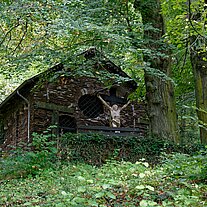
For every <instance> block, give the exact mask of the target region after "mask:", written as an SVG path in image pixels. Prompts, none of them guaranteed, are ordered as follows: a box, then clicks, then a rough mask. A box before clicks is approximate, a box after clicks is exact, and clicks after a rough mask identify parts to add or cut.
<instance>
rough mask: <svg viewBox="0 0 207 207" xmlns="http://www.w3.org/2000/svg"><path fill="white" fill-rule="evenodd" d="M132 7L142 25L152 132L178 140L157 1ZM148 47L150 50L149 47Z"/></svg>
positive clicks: (171, 88)
mask: <svg viewBox="0 0 207 207" xmlns="http://www.w3.org/2000/svg"><path fill="white" fill-rule="evenodd" d="M135 6H136V7H137V8H138V9H139V11H140V12H141V14H142V20H143V24H144V41H145V46H146V49H147V50H145V52H144V61H145V63H146V64H149V65H147V67H145V84H146V99H147V103H148V114H149V119H150V128H151V129H150V130H151V133H152V134H153V135H157V136H160V137H164V138H169V139H172V140H174V141H175V142H179V141H180V139H179V132H178V127H177V116H176V107H175V97H174V88H173V84H172V81H170V80H169V77H170V75H171V74H170V73H171V59H170V57H169V54H170V50H169V47H168V45H167V44H166V43H165V42H164V41H163V35H164V22H163V18H162V15H161V13H160V12H161V8H160V1H159V0H148V1H146V0H137V1H135ZM149 49H150V50H149Z"/></svg>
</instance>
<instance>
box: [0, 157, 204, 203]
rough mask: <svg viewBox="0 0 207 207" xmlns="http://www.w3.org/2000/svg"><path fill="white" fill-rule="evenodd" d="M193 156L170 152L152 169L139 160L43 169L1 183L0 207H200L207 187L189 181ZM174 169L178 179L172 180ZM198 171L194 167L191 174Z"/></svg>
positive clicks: (197, 168) (173, 178) (70, 164)
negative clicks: (33, 176)
mask: <svg viewBox="0 0 207 207" xmlns="http://www.w3.org/2000/svg"><path fill="white" fill-rule="evenodd" d="M193 158H195V159H196V157H189V156H185V155H181V154H178V155H176V154H175V155H172V156H171V158H170V156H168V157H167V158H166V160H165V163H164V164H163V165H161V166H157V167H156V168H154V169H153V168H151V167H150V166H149V164H148V163H147V162H144V161H137V162H136V163H134V164H132V163H131V162H124V161H122V162H117V161H114V160H112V161H109V162H107V163H106V164H104V165H103V166H102V167H100V168H97V167H94V166H91V165H87V164H76V165H75V164H72V163H68V164H67V165H63V166H62V167H61V169H59V170H54V169H53V170H52V169H49V170H44V171H43V172H41V174H39V175H38V176H36V177H35V178H31V177H30V178H26V179H24V180H23V179H14V180H4V181H3V180H2V182H1V183H0V185H1V191H0V197H1V200H0V205H2V206H6V205H7V206H9V205H10V206H48V207H49V206H56V207H58V206H61V207H62V206H74V207H75V206H143V207H144V206H166V207H170V206H180V207H186V206H189V207H191V206H198V207H204V206H206V204H207V203H206V190H207V185H206V184H205V182H197V181H196V180H192V179H191V180H189V179H188V175H189V170H190V172H192V166H191V164H192V162H193ZM203 158H205V157H203ZM202 160H203V164H206V159H202ZM179 161H180V162H179ZM173 164H176V166H174V165H173ZM178 166H180V172H182V177H176V176H175V173H174V169H176V172H177V174H179V167H178ZM193 166H194V167H196V165H195V164H193ZM201 167H202V166H201V165H200V164H199V165H198V166H197V167H196V172H200V168H201ZM177 174H176V175H177Z"/></svg>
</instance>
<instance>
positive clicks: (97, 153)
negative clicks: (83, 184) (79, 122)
mask: <svg viewBox="0 0 207 207" xmlns="http://www.w3.org/2000/svg"><path fill="white" fill-rule="evenodd" d="M58 149H59V153H58V156H59V159H61V160H63V161H64V160H67V161H75V162H84V163H89V164H95V165H102V164H104V163H106V161H107V160H108V159H112V158H113V159H115V160H119V161H121V160H124V161H130V162H136V161H137V160H139V159H142V158H144V159H145V160H146V161H148V162H149V163H151V164H156V163H158V162H159V156H160V154H161V153H162V152H163V151H165V152H167V153H170V152H181V153H187V154H193V153H195V152H196V151H197V150H199V149H202V145H199V144H198V143H195V142H193V143H192V142H187V141H186V142H183V144H181V145H177V144H174V143H173V142H171V141H170V140H166V139H165V140H164V139H161V138H158V137H154V138H152V137H133V136H128V137H122V136H106V135H103V134H94V133H88V134H71V133H67V134H64V135H63V136H62V137H61V138H60V140H59V141H58Z"/></svg>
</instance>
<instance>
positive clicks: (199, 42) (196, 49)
mask: <svg viewBox="0 0 207 207" xmlns="http://www.w3.org/2000/svg"><path fill="white" fill-rule="evenodd" d="M188 4H189V5H188V6H189V21H190V24H191V29H192V30H193V35H190V45H191V47H190V58H191V65H192V69H193V74H194V80H195V95H196V108H197V110H196V111H197V116H198V121H199V128H200V140H201V143H202V144H207V59H206V58H207V52H206V46H207V44H206V41H207V39H206V37H205V36H203V35H202V34H201V33H199V31H198V30H197V29H196V25H194V23H193V20H194V22H199V21H201V13H199V12H197V13H191V1H190V0H189V1H188ZM206 4H207V0H205V1H204V2H203V8H200V9H203V10H206V9H207V8H206ZM200 12H202V10H200ZM204 24H205V23H204ZM203 28H206V27H205V25H204V27H203ZM205 33H206V31H205Z"/></svg>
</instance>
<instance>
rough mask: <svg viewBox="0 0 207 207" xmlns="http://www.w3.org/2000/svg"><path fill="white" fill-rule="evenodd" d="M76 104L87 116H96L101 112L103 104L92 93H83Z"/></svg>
mask: <svg viewBox="0 0 207 207" xmlns="http://www.w3.org/2000/svg"><path fill="white" fill-rule="evenodd" d="M78 106H79V108H80V110H81V111H82V112H83V114H84V115H85V116H87V117H88V118H96V117H98V116H99V115H100V114H102V113H103V104H102V103H101V101H100V100H99V99H98V97H97V96H94V95H88V94H87V95H83V96H81V97H80V99H79V101H78Z"/></svg>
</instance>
